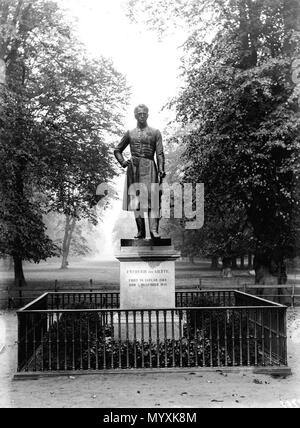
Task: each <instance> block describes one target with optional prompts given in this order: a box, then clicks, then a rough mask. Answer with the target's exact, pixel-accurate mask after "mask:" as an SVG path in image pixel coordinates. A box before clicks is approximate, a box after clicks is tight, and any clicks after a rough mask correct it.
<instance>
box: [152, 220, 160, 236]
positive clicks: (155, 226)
mask: <svg viewBox="0 0 300 428" xmlns="http://www.w3.org/2000/svg"><path fill="white" fill-rule="evenodd" d="M158 227H159V219H158V218H151V217H149V229H150V235H151V238H152V239H160V235H159V233H158Z"/></svg>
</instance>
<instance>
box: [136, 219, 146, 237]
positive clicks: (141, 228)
mask: <svg viewBox="0 0 300 428" xmlns="http://www.w3.org/2000/svg"><path fill="white" fill-rule="evenodd" d="M135 221H136V225H137V229H138V234H137V236H135V237H134V239H145V238H146V226H145V219H144V218H143V217H136V218H135Z"/></svg>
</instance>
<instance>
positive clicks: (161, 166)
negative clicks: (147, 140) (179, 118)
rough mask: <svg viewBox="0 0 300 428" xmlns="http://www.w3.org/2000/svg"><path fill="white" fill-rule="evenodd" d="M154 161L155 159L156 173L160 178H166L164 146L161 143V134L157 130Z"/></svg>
mask: <svg viewBox="0 0 300 428" xmlns="http://www.w3.org/2000/svg"><path fill="white" fill-rule="evenodd" d="M156 159H157V167H158V173H159V175H160V176H161V178H164V177H165V176H166V173H165V154H164V146H163V142H162V135H161V132H160V131H158V130H157V132H156Z"/></svg>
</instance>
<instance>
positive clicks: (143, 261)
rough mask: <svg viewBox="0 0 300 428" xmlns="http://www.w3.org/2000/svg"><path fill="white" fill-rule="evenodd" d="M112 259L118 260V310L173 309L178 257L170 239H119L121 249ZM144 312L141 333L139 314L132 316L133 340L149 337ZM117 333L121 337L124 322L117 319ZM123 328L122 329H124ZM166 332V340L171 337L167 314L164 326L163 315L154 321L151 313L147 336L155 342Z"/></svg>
mask: <svg viewBox="0 0 300 428" xmlns="http://www.w3.org/2000/svg"><path fill="white" fill-rule="evenodd" d="M116 258H117V259H118V260H119V261H120V309H126V310H132V309H136V310H139V309H140V310H141V309H144V310H149V309H153V310H155V309H173V308H175V261H176V260H177V259H178V258H180V254H178V253H177V252H176V251H175V250H174V247H173V246H172V245H171V240H170V239H160V240H157V241H152V240H146V239H145V240H134V239H128V240H125V239H124V240H121V249H120V252H119V254H117V255H116ZM147 317H148V313H145V314H144V323H143V324H144V328H143V332H142V327H141V315H140V312H138V313H137V314H136V323H135V329H136V335H137V340H140V339H141V336H142V334H144V338H145V340H147V339H148V338H149V320H148V319H147ZM114 324H117V325H115V327H116V328H115V329H114V330H115V336H116V332H117V331H118V330H119V325H118V321H117V320H115V322H114ZM177 324H178V317H177V316H176V315H174V325H175V331H174V335H175V336H174V337H175V338H177V337H178V336H179V331H178V325H177ZM128 325H129V330H130V338H132V334H133V329H134V320H133V315H132V313H130V314H129V317H128ZM120 328H121V332H122V337H124V331H126V320H125V319H124V316H123V315H122V317H121V326H120ZM124 329H125V330H124ZM165 330H167V338H168V339H171V338H172V320H171V313H170V312H168V314H167V320H166V325H165V322H164V315H163V312H162V311H161V312H160V313H159V320H158V321H157V318H156V313H155V312H153V313H152V319H151V334H152V335H153V336H152V337H153V339H154V340H156V338H157V332H159V337H160V338H161V339H163V338H164V334H165Z"/></svg>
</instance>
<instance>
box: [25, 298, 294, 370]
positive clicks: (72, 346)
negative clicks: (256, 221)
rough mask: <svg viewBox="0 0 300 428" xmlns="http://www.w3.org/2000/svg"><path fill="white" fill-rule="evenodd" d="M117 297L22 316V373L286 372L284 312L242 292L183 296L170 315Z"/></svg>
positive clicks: (42, 302)
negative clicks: (127, 306) (124, 305)
mask: <svg viewBox="0 0 300 428" xmlns="http://www.w3.org/2000/svg"><path fill="white" fill-rule="evenodd" d="M119 300H120V299H119V293H100V292H97V293H96V292H90V293H87V292H74V293H46V294H44V295H43V296H41V297H40V298H39V299H36V300H35V301H34V302H32V303H31V304H29V305H27V306H26V307H24V308H23V309H21V310H19V311H18V312H17V314H18V372H46V371H48V372H52V371H75V370H79V371H81V370H82V371H84V370H112V369H147V368H150V369H151V368H152V369H153V368H161V369H163V368H183V367H188V368H193V367H194V368H196V367H251V366H254V367H279V366H287V349H286V346H287V345H286V309H287V308H286V307H285V306H282V305H279V304H276V303H273V302H269V301H267V300H263V299H260V298H257V297H255V296H251V295H248V294H246V293H242V292H238V291H215V290H213V291H205V292H201V291H178V292H176V307H175V308H173V309H170V308H165V309H159V310H158V309H153V310H149V309H145V310H142V309H139V310H123V309H119Z"/></svg>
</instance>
